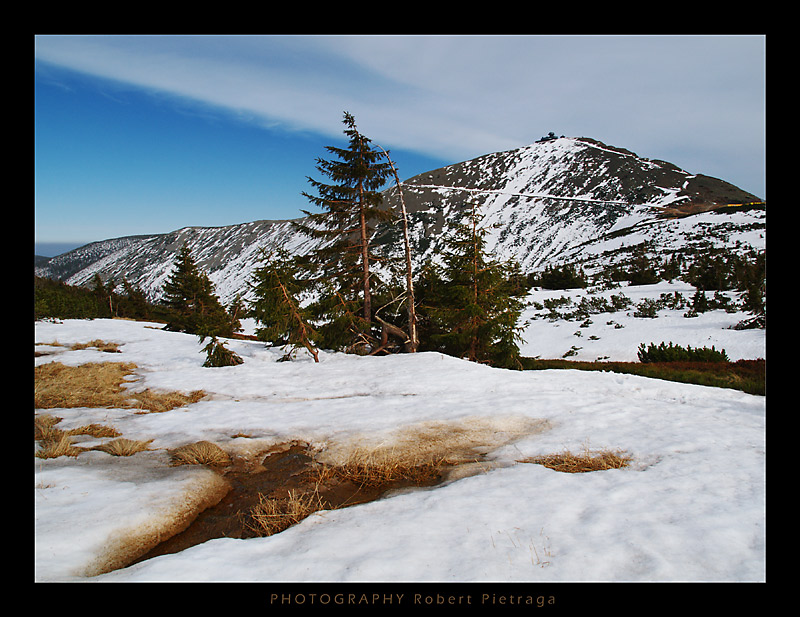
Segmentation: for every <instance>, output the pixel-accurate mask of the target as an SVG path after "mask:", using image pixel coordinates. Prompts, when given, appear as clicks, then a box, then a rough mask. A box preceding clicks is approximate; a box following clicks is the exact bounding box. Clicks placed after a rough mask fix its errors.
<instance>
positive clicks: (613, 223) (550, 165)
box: [34, 137, 766, 303]
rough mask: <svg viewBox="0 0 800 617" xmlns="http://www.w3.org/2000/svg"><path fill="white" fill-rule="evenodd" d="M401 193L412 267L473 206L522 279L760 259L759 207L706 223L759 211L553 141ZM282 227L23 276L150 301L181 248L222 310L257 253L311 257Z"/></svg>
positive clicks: (116, 246)
mask: <svg viewBox="0 0 800 617" xmlns="http://www.w3.org/2000/svg"><path fill="white" fill-rule="evenodd" d="M401 187H402V193H403V202H404V204H405V206H406V208H407V211H408V217H409V232H410V239H411V243H412V246H413V248H414V255H415V261H416V263H417V265H418V264H420V263H422V262H424V261H426V260H429V259H435V258H436V255H437V254H438V253H439V251H440V249H441V247H442V243H443V241H444V239H445V238H444V236H443V233H444V230H445V229H446V226H445V222H446V221H448V220H450V219H452V218H454V217H457V216H459V215H460V214H461V213H462V212H463V211H464V209H465V208H466V207H468V205H469V204H470V203H471V202H473V201H475V200H479V201H480V205H481V212H482V214H483V215H484V219H483V222H484V224H485V225H487V226H490V227H491V228H492V232H491V234H490V238H489V241H488V248H489V249H491V250H493V251H495V253H496V254H497V256H498V257H499V258H503V259H515V260H516V261H517V262H518V263H519V264H520V266H521V267H522V269H523V271H526V272H530V271H535V270H540V269H543V268H544V267H545V266H547V265H559V264H562V263H568V262H570V263H571V262H581V263H585V264H586V266H587V267H589V268H592V267H595V268H600V267H603V266H606V265H610V264H612V263H614V261H615V260H622V259H625V254H626V252H627V251H628V250H630V246H631V245H632V244H633V245H637V244H643V243H644V244H647V243H650V244H651V245H652V244H653V243H657V244H658V247H657V249H658V250H661V251H664V250H694V249H693V248H692V247H695V246H699V245H705V244H708V243H709V240H711V241H712V243H716V244H717V245H720V244H722V245H725V246H730V247H732V248H735V249H736V250H746V249H747V248H755V249H760V248H763V242H762V240H763V238H764V235H765V227H766V222H765V221H766V210H765V207H763V208H761V209H755V210H751V211H749V212H750V213H749V214H748V213H747V212H729V213H723V214H714V212H718V211H720V210H721V209H722V210H724V209H725V208H724V206H726V205H728V204H731V203H736V204H742V203H753V202H760V199H759V198H758V197H757V196H755V195H752V194H750V193H747V192H746V191H742V190H741V189H739V188H737V187H735V186H734V185H732V184H730V183H727V182H725V181H723V180H720V179H717V178H712V177H710V176H705V175H702V174H691V173H689V172H687V171H684V170H682V169H680V168H678V167H677V166H675V165H673V164H672V163H668V162H666V161H659V160H650V159H644V158H640V157H638V156H637V155H636V154H634V153H633V152H630V151H629V150H626V149H624V148H619V147H616V146H609V145H607V144H604V143H602V142H600V141H597V140H594V139H591V138H585V137H581V138H566V137H560V138H559V137H553V138H550V139H545V140H543V141H542V140H540V141H538V142H535V143H533V144H530V145H528V146H523V147H520V148H516V149H513V150H507V151H503V152H495V153H489V154H486V155H482V156H479V157H477V158H474V159H470V160H468V161H463V162H460V163H454V164H452V165H447V166H445V167H441V168H438V169H434V170H431V171H428V172H424V173H422V174H418V175H416V176H414V177H412V178H409V179H408V180H405V181H403V182H402V184H401ZM383 194H384V204H385V206H386V207H387V208H392V209H394V210H399V207H398V204H399V200H400V195H399V192H398V187H397V186H396V185H392V186H389V187H387V188H386V189H384V191H383ZM709 217H713V218H709ZM301 218H302V217H301ZM293 220H300V219H290V220H286V219H283V220H269V219H264V220H259V221H252V222H248V223H240V224H234V225H226V226H221V227H199V226H187V227H183V228H181V229H178V230H174V231H172V232H168V233H165V234H152V235H136V236H125V237H121V238H114V239H109V240H103V241H99V242H93V243H90V244H87V245H85V246H83V247H79V248H77V249H74V250H72V251H69V252H68V253H64V254H62V255H58V256H56V257H53V258H51V259H49V260H47V262H46V264H44V265H40V264H39V265H35V266H34V271H35V273H36V274H37V275H38V276H45V277H48V278H55V279H58V280H62V281H64V282H67V283H69V284H73V285H90V284H91V282H92V280H93V279H94V277H95V275H96V274H99V275H100V276H101V278H103V280H109V279H113V280H115V281H118V282H121V280H122V279H123V278H125V279H126V280H128V282H130V283H131V284H133V285H135V286H137V287H139V288H140V289H142V291H143V292H144V293H145V295H147V296H148V298H149V299H151V300H156V299H158V297H159V295H160V289H161V287H162V286H163V283H164V281H165V280H166V279H167V277H168V276H169V273H170V271H171V269H172V264H173V262H174V258H175V256H176V255H177V252H178V250H179V249H180V247H181V246H182V245H183V243H184V242H186V243H187V244H188V246H189V248H190V249H191V250H192V253H193V256H194V258H195V260H196V262H197V263H198V265H199V266H200V267H201V268H203V269H204V270H205V271H206V272H207V274H208V275H209V278H210V279H211V281H212V282H213V283H214V284H215V287H216V289H217V293H218V295H219V296H220V299H221V300H223V301H224V302H226V303H228V302H230V301H232V300H233V299H234V298H235V297H237V296H239V295H242V294H244V295H246V288H247V281H248V280H249V278H250V275H251V273H252V271H253V270H254V269H255V268H256V267H258V265H259V264H260V261H261V251H262V249H263V250H266V251H269V250H270V249H273V248H275V247H276V246H278V245H281V246H283V247H284V248H286V249H287V250H289V251H290V252H291V253H303V252H306V251H309V250H311V248H313V246H314V242H313V241H312V240H310V239H309V238H306V237H304V236H301V235H300V234H299V233H298V232H297V231H296V230H294V229H293V228H292V222H293ZM754 230H758V231H759V233H760V238H759V237H758V236H753V233H752V232H753V231H754ZM399 233H400V226H399V225H398V224H397V221H394V222H393V223H388V224H386V225H383V226H381V227H379V228H377V229H376V230H375V234H374V238H375V242H376V244H378V245H383V246H386V247H393V246H396V247H397V248H398V250H399V247H400V242H399V241H398V240H399ZM722 236H725V237H724V239H723V238H722ZM620 238H623V240H620ZM633 241H636V242H633ZM658 250H656V251H655V252H658Z"/></svg>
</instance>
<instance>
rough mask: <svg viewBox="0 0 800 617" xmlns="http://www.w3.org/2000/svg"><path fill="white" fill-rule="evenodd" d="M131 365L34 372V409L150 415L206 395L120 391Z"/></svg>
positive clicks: (56, 366) (55, 365)
mask: <svg viewBox="0 0 800 617" xmlns="http://www.w3.org/2000/svg"><path fill="white" fill-rule="evenodd" d="M136 368H137V366H136V365H135V364H134V363H132V362H100V363H88V364H82V365H79V366H66V365H64V364H62V363H60V362H49V363H46V364H42V365H39V366H37V367H35V368H34V406H35V407H36V409H52V408H72V407H105V408H111V407H119V408H126V409H130V408H134V409H140V410H146V411H152V412H161V411H169V410H170V409H175V408H176V407H182V406H184V405H188V404H191V403H196V402H197V401H199V400H200V399H201V398H203V396H205V393H204V392H203V391H202V390H196V391H194V392H191V393H189V394H185V393H182V392H153V391H151V390H145V391H143V392H130V391H129V390H127V389H125V388H123V384H124V383H126V382H127V381H129V380H128V379H127V378H128V377H130V376H131V375H134V374H135V370H136Z"/></svg>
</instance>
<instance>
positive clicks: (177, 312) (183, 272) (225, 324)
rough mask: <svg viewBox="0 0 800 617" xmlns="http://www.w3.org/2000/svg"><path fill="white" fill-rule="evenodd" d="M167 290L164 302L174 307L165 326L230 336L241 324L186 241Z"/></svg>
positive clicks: (201, 333)
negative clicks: (221, 300) (220, 296)
mask: <svg viewBox="0 0 800 617" xmlns="http://www.w3.org/2000/svg"><path fill="white" fill-rule="evenodd" d="M163 291H164V298H163V300H162V302H163V304H164V305H165V306H166V307H167V308H168V309H169V310H170V317H169V320H168V322H167V325H166V326H165V328H164V329H165V330H172V331H177V332H186V333H189V334H197V335H199V336H201V337H207V336H209V337H211V336H230V335H231V334H233V333H234V332H235V331H237V330H238V329H239V328H240V327H241V325H240V323H239V321H238V320H237V319H235V318H233V317H231V315H230V314H229V313H228V312H227V311H226V310H225V308H224V307H223V306H222V304H221V303H220V301H219V298H218V297H217V296H216V295H215V293H214V285H213V283H212V282H211V281H210V280H209V278H208V276H206V274H205V273H204V272H203V271H202V270H200V268H199V267H198V266H197V264H196V263H195V261H194V258H193V257H192V254H191V251H190V250H189V247H188V246H187V245H186V244H185V243H184V245H183V246H182V247H181V250H180V252H179V253H178V256H177V257H176V259H175V269H174V270H173V272H172V274H171V275H170V278H169V279H168V280H167V282H166V283H165V284H164V287H163Z"/></svg>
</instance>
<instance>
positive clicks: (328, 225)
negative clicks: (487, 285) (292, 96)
mask: <svg viewBox="0 0 800 617" xmlns="http://www.w3.org/2000/svg"><path fill="white" fill-rule="evenodd" d="M343 123H344V125H345V127H346V128H345V131H344V133H345V135H346V136H347V137H348V138H349V144H348V147H347V148H339V147H335V146H328V147H327V150H328V152H330V153H331V154H333V155H335V156H336V157H338V160H324V159H322V158H318V159H317V170H318V171H319V172H320V173H321V174H323V175H324V176H326V177H327V178H329V180H330V183H326V182H321V181H317V180H314V179H312V178H310V177H309V178H308V180H309V182H310V183H311V185H312V187H314V189H316V191H317V195H311V194H309V193H306V192H303V195H304V196H305V197H306V198H307V199H308V200H309V201H310V202H311V203H312V204H313V205H315V206H317V207H318V208H320V209H321V210H322V212H316V213H313V214H312V213H311V212H308V211H304V213H305V214H306V215H307V219H306V221H305V222H296V223H295V226H296V228H297V229H299V230H300V231H302V232H303V233H305V234H306V235H308V236H310V237H312V238H316V239H318V240H320V241H321V244H320V246H319V248H317V249H316V250H314V251H312V252H311V253H309V255H307V259H306V262H305V267H306V268H308V269H309V270H310V271H311V272H313V273H314V276H315V277H316V279H317V281H318V283H319V284H320V286H321V287H323V288H324V289H325V294H326V295H325V296H323V299H322V302H321V303H320V304H319V305H318V307H317V308H318V309H319V310H320V312H322V313H324V314H325V315H324V316H327V317H328V318H330V324H329V327H328V330H329V331H330V333H332V330H333V329H334V326H335V325H337V324H338V325H339V326H344V327H345V329H344V330H341V329H340V330H339V332H338V338H340V339H342V340H344V339H349V340H350V341H351V345H350V346H351V347H352V345H359V344H360V342H366V341H368V340H369V339H370V337H371V332H370V330H371V326H372V319H373V307H372V295H373V288H372V287H373V278H374V273H373V271H372V268H371V266H372V264H373V263H374V262H375V261H376V260H377V259H379V257H378V256H376V255H374V254H373V252H372V251H371V247H370V236H371V233H372V230H373V229H374V224H375V223H377V222H380V221H385V220H388V219H389V218H391V213H390V212H389V211H388V210H386V209H384V208H381V203H382V195H381V193H380V192H379V189H380V188H381V187H382V186H383V185H384V184H385V182H386V179H387V177H388V176H389V174H391V172H392V169H391V165H390V164H389V162H387V161H385V160H384V157H383V154H382V153H381V152H379V151H377V150H375V149H373V147H372V146H371V145H370V143H371V142H370V140H369V139H368V138H367V137H365V136H364V135H362V134H361V133H359V131H358V129H357V127H356V123H355V119H354V118H353V116H352V115H351V114H349V113H347V112H345V113H344V120H343ZM353 335H354V336H353ZM359 338H360V339H361V341H359Z"/></svg>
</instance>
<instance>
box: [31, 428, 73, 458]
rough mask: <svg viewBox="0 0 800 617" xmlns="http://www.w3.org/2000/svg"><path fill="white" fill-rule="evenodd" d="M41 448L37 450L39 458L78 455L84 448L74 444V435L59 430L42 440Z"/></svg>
mask: <svg viewBox="0 0 800 617" xmlns="http://www.w3.org/2000/svg"><path fill="white" fill-rule="evenodd" d="M39 443H40V445H41V449H39V450H37V451H36V457H37V458H58V457H59V456H78V455H79V454H80V453H81V452H83V451H84V450H83V448H78V447H77V446H74V445H72V437H70V436H69V435H67V434H66V433H64V432H62V431H57V433H56V434H53V435H51V436H50V437H48V438H47V439H42V440H40V442H39Z"/></svg>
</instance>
